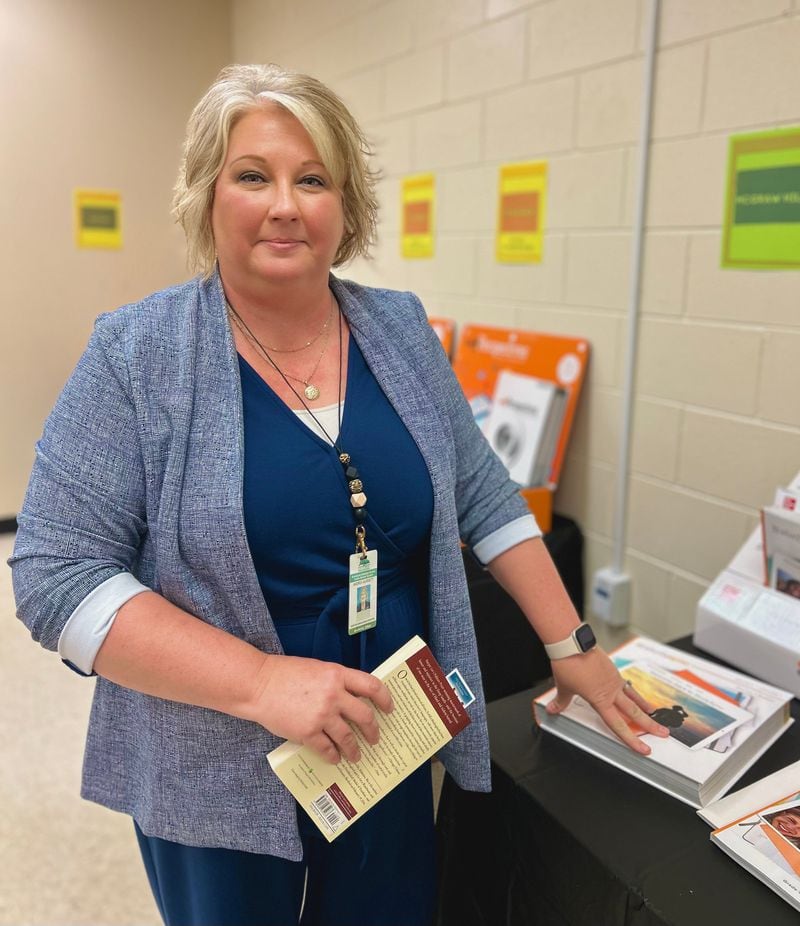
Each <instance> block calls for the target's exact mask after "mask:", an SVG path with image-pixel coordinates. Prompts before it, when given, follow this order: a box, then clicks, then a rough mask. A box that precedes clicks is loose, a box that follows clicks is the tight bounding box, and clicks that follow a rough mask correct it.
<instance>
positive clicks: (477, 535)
mask: <svg viewBox="0 0 800 926" xmlns="http://www.w3.org/2000/svg"><path fill="white" fill-rule="evenodd" d="M330 285H331V288H332V290H333V292H334V294H335V296H336V298H337V300H338V302H339V304H340V306H341V308H342V311H343V312H344V315H345V317H346V318H347V321H348V324H349V325H350V329H351V331H352V334H353V337H354V338H355V340H356V342H357V343H358V346H359V347H360V349H361V351H362V353H363V355H364V358H365V359H366V362H367V364H368V365H369V367H370V369H371V370H372V372H373V373H374V375H375V377H376V378H377V380H378V382H379V383H380V385H381V387H382V388H383V390H384V392H385V393H386V395H387V396H388V398H389V400H390V402H391V403H392V405H393V406H394V407H395V408H396V410H397V412H398V414H399V415H400V418H401V419H402V420H403V422H404V423H405V425H406V427H407V428H408V430H409V432H410V433H411V435H412V436H413V438H414V440H415V441H416V443H417V445H418V446H419V449H420V451H421V453H422V456H423V458H424V460H425V462H426V464H427V466H428V469H429V471H430V477H431V481H432V484H433V493H434V512H433V524H432V529H431V543H430V588H429V608H430V611H429V614H430V640H429V643H430V645H431V648H432V650H433V652H434V653H435V655H436V657H437V658H438V660H439V661H440V662H441V664H442V665H443V666H444V667H445V669H446V670H449V669H450V668H452V667H455V666H457V667H459V668H460V669H461V671H462V672H463V674H464V675H465V677H466V679H467V681H468V683H469V684H470V685H471V687H472V688H473V690H474V691H475V692H480V691H481V684H480V673H479V668H478V658H477V652H476V645H475V636H474V631H473V625H472V620H471V614H470V606H469V597H468V594H467V584H466V580H465V576H464V570H463V566H462V560H461V553H460V548H459V538H460V537H461V538H463V540H464V541H465V542H466V543H467V544H468V545H474V544H475V543H477V542H478V541H480V540H481V539H483V538H485V537H487V536H488V535H489V534H490V533H492V532H493V531H495V530H497V529H498V528H500V527H502V526H503V525H505V524H507V523H509V522H510V521H513V520H515V519H517V518H519V517H522V516H524V515H526V514H529V511H528V509H527V506H526V505H525V503H524V502H523V500H522V499H521V498H520V496H519V494H518V492H517V488H516V486H515V485H514V484H513V483H511V482H510V481H509V479H508V477H507V473H506V471H505V469H504V467H503V465H502V464H501V463H500V461H499V460H498V459H497V457H496V456H495V455H494V453H493V452H492V451H491V449H490V448H489V446H488V444H487V443H486V441H485V440H484V438H483V436H482V435H481V433H480V432H479V430H478V429H477V428H476V427H475V425H474V422H473V418H472V414H471V412H470V409H469V406H468V404H467V402H466V401H465V399H464V397H463V394H462V392H461V389H460V388H459V386H458V383H457V382H456V380H455V378H454V376H453V374H452V371H451V368H450V365H449V363H448V361H447V359H446V357H445V355H444V353H443V351H442V349H441V347H440V345H439V341H438V339H437V337H436V335H435V334H434V332H433V331H432V329H431V328H430V326H429V325H428V324H427V321H426V316H425V312H424V310H423V308H422V306H421V304H420V302H419V300H418V299H417V298H416V297H415V296H413V295H411V294H410V293H398V292H393V291H389V290H379V289H369V288H366V287H363V286H360V285H357V284H355V283H352V282H347V281H342V280H338V279H336V278H335V277H331V284H330ZM242 457H243V430H242V408H241V394H240V381H239V373H238V368H237V360H236V350H235V346H234V343H233V339H232V336H231V331H230V328H229V325H228V320H227V316H226V310H225V303H224V298H223V293H222V287H221V285H220V280H219V277H218V276H216V275H215V276H213V277H212V278H210V279H209V280H202V279H199V278H197V279H194V280H191V281H189V282H187V283H184V284H182V285H180V286H176V287H173V288H171V289H167V290H163V291H162V292H158V293H155V294H154V295H152V296H149V297H148V298H146V299H144V300H143V301H141V302H139V303H136V304H132V305H127V306H124V307H123V308H121V309H119V310H118V311H116V312H113V313H109V314H106V315H102V316H100V318H99V319H98V320H97V324H96V326H95V330H94V333H93V335H92V338H91V340H90V342H89V345H88V347H87V349H86V351H85V353H84V355H83V356H82V358H81V360H80V362H79V363H78V366H77V367H76V369H75V371H74V373H73V374H72V377H71V378H70V380H69V382H68V383H67V385H66V387H65V388H64V391H63V393H62V394H61V396H60V398H59V399H58V402H57V404H56V406H55V408H54V410H53V412H52V414H51V416H50V418H49V419H48V422H47V424H46V426H45V430H44V434H43V436H42V439H41V441H40V442H39V444H38V445H37V455H36V463H35V466H34V470H33V475H32V477H31V482H30V485H29V488H28V492H27V495H26V498H25V503H24V507H23V510H22V512H21V513H20V516H19V531H18V535H17V542H16V548H15V551H14V556H13V557H12V560H11V562H12V566H13V578H14V587H15V593H16V598H17V605H18V614H19V617H20V618H21V619H22V620H23V621H24V622H25V624H26V625H27V627H28V628H29V629H30V631H31V634H32V635H33V637H34V639H36V640H38V641H39V642H40V643H41V644H42V646H44V647H46V648H48V649H51V650H53V649H55V648H56V646H57V643H58V638H59V635H60V633H61V630H62V629H63V627H64V624H65V623H66V621H67V619H68V618H69V616H70V615H71V614H72V612H73V611H74V610H75V608H76V607H77V606H78V604H80V602H81V601H82V600H83V599H84V598H85V597H86V595H88V594H89V593H90V592H91V591H93V589H95V588H96V587H97V586H98V585H100V584H101V583H102V582H104V581H105V580H107V579H109V578H110V577H112V576H114V575H116V574H118V573H119V572H121V571H123V570H127V571H129V572H131V573H132V574H133V575H135V576H136V577H137V578H138V579H139V580H140V581H141V582H143V583H144V584H145V585H147V586H148V587H150V588H152V589H153V590H155V591H156V592H158V593H160V594H161V595H163V596H165V597H166V598H168V599H169V600H170V601H172V602H174V603H175V604H176V605H178V606H179V607H181V608H184V609H185V610H187V611H189V612H191V613H192V614H194V615H196V616H197V617H199V618H200V619H202V620H205V621H208V622H209V623H211V624H215V625H216V626H218V627H221V628H223V629H224V630H227V631H229V632H230V633H233V634H236V635H237V636H239V637H241V638H243V639H245V640H247V641H249V642H250V643H252V644H253V645H254V646H257V647H258V648H260V649H261V650H263V651H265V652H272V653H279V652H281V648H280V643H279V641H278V638H277V636H276V633H275V628H274V626H273V624H272V621H271V619H270V615H269V613H268V610H267V607H266V605H265V602H264V598H263V595H262V593H261V590H260V587H259V584H258V580H257V578H256V574H255V570H254V567H253V563H252V559H251V557H250V552H249V549H248V546H247V538H246V535H245V529H244V523H243V515H242V473H243V464H242ZM470 712H471V715H472V720H473V723H472V725H471V726H470V727H468V728H467V730H466V731H465V732H464V733H462V734H461V735H460V736H458V737H457V738H456V739H455V740H454V741H453V742H452V743H451V744H449V746H448V747H447V748H446V749H445V751H444V753H443V755H442V758H443V760H444V762H445V765H446V766H447V768H448V769H449V771H450V772H451V774H452V775H453V777H454V778H455V779H456V781H457V782H458V783H459V784H460V785H461V786H462V787H465V788H470V789H474V790H488V789H489V786H490V777H489V758H488V741H487V733H486V723H485V705H484V703H483V700H482V699H481V698H479V699H478V701H476V702H475V703H474V704H473V705H472V707H471V708H470ZM276 745H278V740H277V739H276V738H275V737H274V736H272V735H271V734H270V733H268V732H267V731H266V730H264V729H263V728H261V727H260V726H258V725H257V724H254V723H250V722H246V721H243V720H238V719H236V718H234V717H230V716H228V715H226V714H223V713H219V712H217V711H213V710H208V709H205V708H198V707H192V706H189V705H185V704H179V703H176V702H172V701H165V700H161V699H158V698H153V697H150V696H148V695H144V694H139V693H137V692H135V691H131V690H128V689H126V688H122V687H120V686H118V685H115V684H113V683H111V682H109V681H107V680H105V679H102V678H98V679H97V682H96V690H95V696H94V702H93V706H92V712H91V719H90V722H89V731H88V740H87V746H86V755H85V761H84V771H83V784H82V794H83V796H84V797H86V798H88V799H89V800H93V801H97V802H98V803H100V804H103V805H105V806H106V807H110V808H112V809H115V810H119V811H123V812H126V813H129V814H131V815H132V816H133V817H134V818H135V819H136V820H137V822H138V823H139V825H140V826H141V828H142V830H143V831H144V832H145V833H147V834H148V835H154V836H159V837H162V838H164V839H170V840H173V841H176V842H180V843H184V844H187V845H195V846H219V847H226V848H234V849H241V850H246V851H249V852H260V853H268V854H272V855H278V856H282V857H284V858H288V859H294V860H296V859H299V858H301V855H302V850H301V845H300V841H299V838H298V834H297V824H296V818H295V807H294V803H293V801H292V799H291V797H290V795H289V794H288V792H287V791H286V790H285V789H284V787H283V785H282V784H281V783H280V782H279V781H278V780H277V778H275V776H274V775H273V774H272V772H271V770H270V767H269V764H268V762H267V759H266V754H267V752H268V751H269V750H270V749H272V748H273V747H274V746H276Z"/></svg>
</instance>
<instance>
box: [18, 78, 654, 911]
mask: <svg viewBox="0 0 800 926" xmlns="http://www.w3.org/2000/svg"><path fill="white" fill-rule="evenodd" d="M367 154H368V149H367V147H366V145H365V142H364V139H363V136H362V135H361V133H360V131H359V129H358V127H357V126H356V124H355V123H354V121H353V119H352V117H351V116H350V114H349V113H348V112H347V110H346V109H345V108H344V106H343V105H342V104H341V102H340V101H339V100H338V98H337V97H336V96H335V95H334V94H333V93H332V92H331V91H329V90H328V89H327V88H326V87H324V86H323V85H321V84H319V83H318V82H317V81H315V80H313V79H311V78H309V77H306V76H303V75H297V74H292V73H289V72H285V71H283V70H281V69H279V68H277V67H274V66H266V67H262V66H247V67H242V66H235V67H231V68H227V69H225V70H224V71H223V72H222V73H221V74H220V76H219V77H218V79H217V80H216V81H215V83H214V84H213V85H212V87H211V88H210V89H209V91H208V92H207V93H206V95H205V96H204V97H203V99H202V100H201V101H200V103H199V104H198V106H197V107H196V109H195V111H194V113H193V114H192V117H191V119H190V122H189V126H188V132H187V140H186V145H185V151H184V160H183V165H182V168H181V173H180V177H179V181H178V185H177V188H176V197H175V211H176V215H177V217H178V219H179V220H180V222H181V223H182V224H183V227H184V229H185V231H186V234H187V240H188V244H189V251H190V255H191V257H192V259H193V260H194V261H195V262H196V263H197V264H198V265H199V266H200V268H201V269H202V270H203V271H204V274H203V275H202V276H200V277H198V278H196V279H194V280H192V281H190V282H189V283H186V284H183V285H181V286H177V287H175V288H172V289H168V290H165V291H163V292H160V293H156V294H154V295H153V296H150V297H148V298H147V299H145V300H143V301H142V302H140V303H138V304H135V305H130V306H125V307H124V308H122V309H120V310H118V311H116V312H114V313H112V314H109V315H106V316H102V317H101V318H100V319H98V322H97V325H96V328H95V332H94V334H93V337H92V339H91V341H90V343H89V346H88V348H87V350H86V353H85V354H84V356H83V357H82V358H81V361H80V362H79V364H78V367H77V368H76V370H75V372H74V373H73V376H72V377H71V379H70V381H69V382H68V384H67V386H66V387H65V389H64V392H63V393H62V395H61V397H60V398H59V400H58V403H57V405H56V407H55V409H54V411H53V413H52V415H51V417H50V419H49V421H48V423H47V426H46V428H45V432H44V435H43V437H42V440H41V442H40V443H39V445H38V447H37V461H36V464H35V467H34V471H33V475H32V478H31V483H30V487H29V490H28V494H27V496H26V501H25V504H24V508H23V511H22V513H21V514H20V517H19V525H20V527H19V532H18V536H17V544H16V548H15V552H14V556H13V557H12V560H11V563H12V565H13V569H14V582H15V590H16V595H17V601H18V609H19V615H20V617H21V618H22V619H23V620H24V621H25V623H26V624H27V626H28V627H29V628H30V630H31V632H32V634H33V637H34V638H35V639H37V640H38V641H39V642H41V644H42V645H43V646H45V647H47V648H50V649H56V648H57V649H58V650H59V652H60V654H61V655H62V658H63V659H64V660H65V661H66V662H68V663H69V664H71V665H72V667H73V668H76V669H77V670H78V671H81V672H83V673H85V674H90V673H93V672H94V673H96V674H97V675H98V680H97V687H96V693H95V700H94V705H93V710H92V716H91V720H90V728H89V736H88V743H87V752H86V760H85V767H84V778H83V788H82V793H83V795H84V796H85V797H87V798H88V799H90V800H94V801H97V802H99V803H101V804H104V805H105V806H107V807H111V808H113V809H116V810H120V811H123V812H126V813H129V814H130V815H131V816H132V817H133V819H134V821H135V824H136V831H137V836H138V839H139V842H140V846H141V849H142V855H143V858H144V861H145V865H146V867H147V870H148V875H149V878H150V882H151V885H152V887H153V890H154V893H155V896H156V899H157V902H158V904H159V907H160V910H161V913H162V916H163V917H164V920H165V922H166V923H168V924H180V926H186V924H219V923H225V924H228V926H235V924H239V923H241V924H252V923H260V922H269V923H297V922H298V917H299V911H300V907H301V902H302V898H303V884H304V877H305V874H306V869H307V870H308V883H307V888H306V896H305V901H304V906H303V914H302V915H303V923H308V924H311V923H313V924H323V923H331V924H336V926H344V924H348V923H353V924H359V926H364V924H366V923H369V924H370V926H378V924H382V923H385V924H403V926H411V924H416V923H419V924H422V923H425V922H428V921H429V920H430V917H431V913H432V904H433V893H434V866H433V852H432V846H433V828H432V812H431V795H430V791H431V789H430V777H429V771H428V770H427V769H421V770H420V771H419V772H417V773H416V774H415V775H412V776H411V777H410V778H409V779H408V780H407V781H406V782H405V783H404V784H403V785H401V786H400V787H398V788H397V789H396V790H395V791H394V792H392V794H391V795H389V796H388V797H387V798H386V799H384V801H382V802H381V803H380V804H379V805H378V806H377V807H376V808H374V809H373V810H372V811H370V813H368V814H367V815H366V816H365V817H364V819H363V820H362V821H360V822H359V823H358V824H356V825H354V826H353V827H352V828H351V829H350V830H348V831H347V832H346V833H344V834H343V835H342V836H341V837H340V838H339V839H338V840H336V841H335V842H334V843H333V844H331V845H330V846H329V845H328V844H327V843H324V842H323V841H322V839H321V838H320V837H319V836H317V835H316V833H315V831H314V827H313V826H312V825H310V824H309V822H308V821H307V820H306V819H305V818H304V817H303V815H302V814H298V813H297V812H296V806H295V804H294V802H293V800H292V799H291V797H290V795H289V794H288V793H287V792H286V790H285V789H284V788H283V786H282V785H281V784H280V782H279V781H278V780H277V779H276V778H275V777H274V776H273V775H272V774H271V772H270V770H269V768H268V765H267V762H266V758H265V756H266V754H267V752H268V751H269V750H270V749H272V748H273V747H274V746H276V745H277V744H278V743H279V742H280V740H281V739H282V738H288V739H292V740H294V741H297V742H303V743H306V744H307V745H308V746H310V747H311V748H313V749H315V750H317V751H318V752H319V753H320V754H321V755H322V756H324V757H325V758H327V759H328V760H330V761H332V762H336V761H338V759H339V758H340V757H341V756H345V757H347V758H348V759H355V758H357V757H358V745H357V741H356V737H355V736H354V734H353V732H352V730H351V727H350V724H355V725H357V726H358V727H359V728H360V729H361V731H362V733H363V735H364V737H365V738H366V739H367V741H368V742H375V741H376V739H377V736H378V729H377V723H376V718H375V708H377V709H379V710H381V711H389V710H391V707H392V705H391V699H390V697H389V694H388V691H387V690H386V688H385V687H384V686H383V685H382V684H381V683H379V682H378V681H377V680H376V679H375V678H374V677H372V676H371V675H369V674H368V673H369V672H370V670H371V669H373V668H374V667H375V666H376V665H377V664H378V663H380V662H381V661H382V660H383V659H384V658H385V657H386V656H387V655H389V654H390V653H391V652H393V651H394V650H395V649H396V648H398V647H399V646H400V645H401V644H402V643H404V642H405V641H406V640H407V639H408V638H409V637H410V636H411V635H413V634H414V633H419V634H421V635H423V636H424V637H425V638H426V639H427V640H428V641H429V642H430V645H431V647H432V649H433V651H434V653H435V654H436V656H437V657H438V659H439V661H440V662H441V664H442V665H443V666H444V667H445V668H446V670H448V671H449V669H450V668H453V667H458V668H459V669H460V670H461V671H462V673H463V674H464V676H465V677H466V679H467V681H468V682H469V683H470V684H471V686H472V687H473V688H474V689H475V690H476V691H480V676H479V671H478V662H477V656H476V648H475V640H474V634H473V630H472V623H471V619H470V613H469V601H468V596H467V588H466V582H465V578H464V572H463V567H462V563H461V554H460V550H459V536H460V537H462V538H463V540H464V541H465V542H466V543H468V544H469V545H470V546H471V547H472V548H473V551H474V552H475V554H476V555H477V556H478V557H479V558H481V559H483V560H484V561H485V562H487V563H488V565H489V568H490V570H491V571H492V573H493V574H494V576H495V577H496V578H497V579H498V581H500V582H501V583H502V584H503V585H504V586H505V587H506V588H507V589H508V590H509V591H510V593H511V594H512V595H513V596H514V597H515V599H516V600H517V602H518V603H519V604H520V606H521V607H522V608H523V610H524V611H525V613H526V614H527V615H528V617H529V619H530V621H531V623H532V624H533V626H534V628H535V629H536V631H537V632H538V633H539V634H540V636H541V638H542V639H543V640H544V641H545V642H546V643H548V644H550V643H552V644H554V647H553V654H554V657H557V658H558V661H557V662H555V663H554V666H553V670H554V674H555V677H556V680H557V682H558V687H559V695H558V698H557V699H556V702H555V704H554V707H553V710H560V709H563V707H564V706H566V704H567V703H568V702H569V700H570V698H571V696H572V694H574V693H580V694H581V695H582V696H583V697H585V698H586V699H587V700H588V701H590V702H591V703H593V704H594V705H595V707H596V708H597V710H598V711H599V712H600V714H601V716H602V717H603V718H604V720H605V721H606V722H607V723H608V724H609V726H611V728H612V729H613V730H614V731H615V732H617V733H618V734H619V735H620V736H621V737H622V738H623V739H624V740H625V742H627V743H628V744H629V745H630V746H631V748H633V749H637V750H638V751H641V752H647V751H648V749H647V747H646V746H645V745H643V744H640V742H639V741H638V739H637V738H636V737H634V736H633V735H632V734H631V733H630V729H629V727H628V725H627V724H626V723H625V720H624V717H630V718H632V719H634V720H635V721H636V722H637V723H638V725H639V726H640V727H643V728H644V729H646V730H649V731H651V732H660V728H659V727H658V725H656V724H655V723H654V722H653V721H651V720H650V719H649V718H647V717H646V716H645V715H644V714H643V713H642V711H641V710H640V707H639V706H637V704H636V703H635V702H634V698H635V695H632V694H631V693H629V692H628V691H626V690H625V689H624V688H623V685H622V681H621V679H620V677H619V675H618V674H617V672H616V670H615V669H614V668H613V666H612V664H611V663H610V661H609V660H608V658H607V657H606V656H605V654H603V653H602V652H601V651H600V650H599V649H597V648H596V647H595V648H590V646H589V643H590V642H591V641H586V640H582V646H580V647H577V646H576V644H575V643H574V641H573V639H572V636H571V635H572V633H573V631H574V630H575V628H576V627H578V625H579V619H578V617H577V615H576V614H575V612H574V610H573V608H572V606H571V605H570V603H569V600H568V598H567V596H566V594H565V592H564V590H563V587H562V586H561V583H560V581H559V579H558V577H557V575H556V573H555V570H554V568H553V566H552V563H551V561H550V559H549V557H548V555H547V553H546V551H545V548H544V546H543V544H542V541H541V539H540V537H539V531H538V529H537V528H536V525H535V522H534V521H533V518H532V517H531V516H530V515H529V513H528V511H527V508H526V506H525V505H524V503H523V502H522V501H521V499H520V497H519V495H518V493H517V492H516V488H515V486H514V485H513V484H511V483H510V482H509V481H508V478H507V475H506V472H505V470H504V468H503V466H502V464H501V463H500V462H499V461H498V460H497V458H496V457H495V456H494V454H493V453H492V452H491V450H490V449H489V447H488V445H487V444H486V442H485V441H484V440H483V438H482V436H481V435H480V433H479V432H478V430H477V429H476V427H475V425H474V423H473V420H472V416H471V414H470V411H469V408H468V406H467V403H466V402H465V400H464V398H463V396H462V394H461V391H460V389H459V387H458V385H457V383H456V382H455V380H454V378H453V376H452V373H451V371H450V368H449V365H448V364H447V362H446V359H445V357H444V354H443V352H442V351H441V349H440V347H439V344H438V341H437V339H436V336H435V335H434V334H433V332H432V330H431V329H430V327H429V325H428V324H427V322H426V317H425V313H424V310H423V309H422V307H421V305H420V303H419V302H418V300H417V299H416V298H415V297H413V296H412V295H410V294H404V293H394V292H390V291H384V290H373V289H367V288H365V287H361V286H358V285H357V284H354V283H349V282H345V281H341V280H339V279H337V278H336V277H333V276H332V275H331V273H330V270H331V267H336V266H339V265H340V264H342V263H344V262H346V261H347V260H349V259H350V258H352V257H353V256H355V255H357V254H366V253H367V251H368V248H369V245H370V243H371V240H372V238H373V231H374V227H375V211H376V206H375V200H374V195H373V179H374V178H373V177H372V174H371V172H370V170H369V167H368V165H367V161H366V157H367ZM357 550H360V551H365V552H367V554H368V555H373V556H374V555H375V553H377V556H378V564H377V568H378V577H377V589H375V588H373V589H372V590H371V595H370V597H371V599H372V601H373V602H375V601H377V608H376V611H377V624H376V626H375V627H373V628H371V629H367V630H363V631H362V632H360V633H353V634H351V633H349V632H348V629H353V627H352V626H350V628H348V624H349V623H350V624H351V625H352V623H353V622H354V620H355V618H354V612H355V611H356V601H355V599H354V600H352V601H350V600H349V599H348V593H347V587H348V574H349V570H350V564H349V563H350V557H351V556H352V555H353V554H355V552H356V551H357ZM376 596H377V597H376ZM373 616H374V615H373ZM355 624H356V625H357V624H358V622H357V621H355ZM355 629H358V627H357V626H356V628H355ZM586 630H588V628H586V627H585V625H583V627H582V628H581V629H580V631H579V634H580V635H581V637H582V634H583V633H584V632H585V631H586ZM565 647H566V650H564V648H565ZM582 649H587V651H586V652H585V653H582V652H580V651H581V650H582ZM567 653H569V654H570V655H566V654H567ZM572 653H574V654H575V655H571V654H572ZM579 653H580V654H579ZM562 655H566V658H560V657H561V656H562ZM470 712H471V716H472V721H473V722H472V724H471V726H470V727H469V728H467V730H466V731H465V732H464V733H462V734H461V735H460V736H458V737H457V738H456V739H455V740H454V741H453V742H452V743H451V744H450V745H449V747H448V748H447V750H445V751H444V753H443V760H444V761H445V764H446V765H447V767H448V769H449V770H450V772H451V774H453V776H454V777H455V779H456V780H457V781H458V782H459V783H460V784H461V785H462V786H464V787H466V788H472V789H476V790H487V789H488V788H489V761H488V749H487V739H486V729H485V719H484V706H483V703H482V701H481V700H480V699H479V700H478V701H476V702H475V704H473V705H472V706H471V708H470ZM298 817H299V819H298ZM410 883H413V884H414V885H415V890H414V891H413V892H411V891H408V889H407V885H408V884H410ZM412 895H413V896H412Z"/></svg>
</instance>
